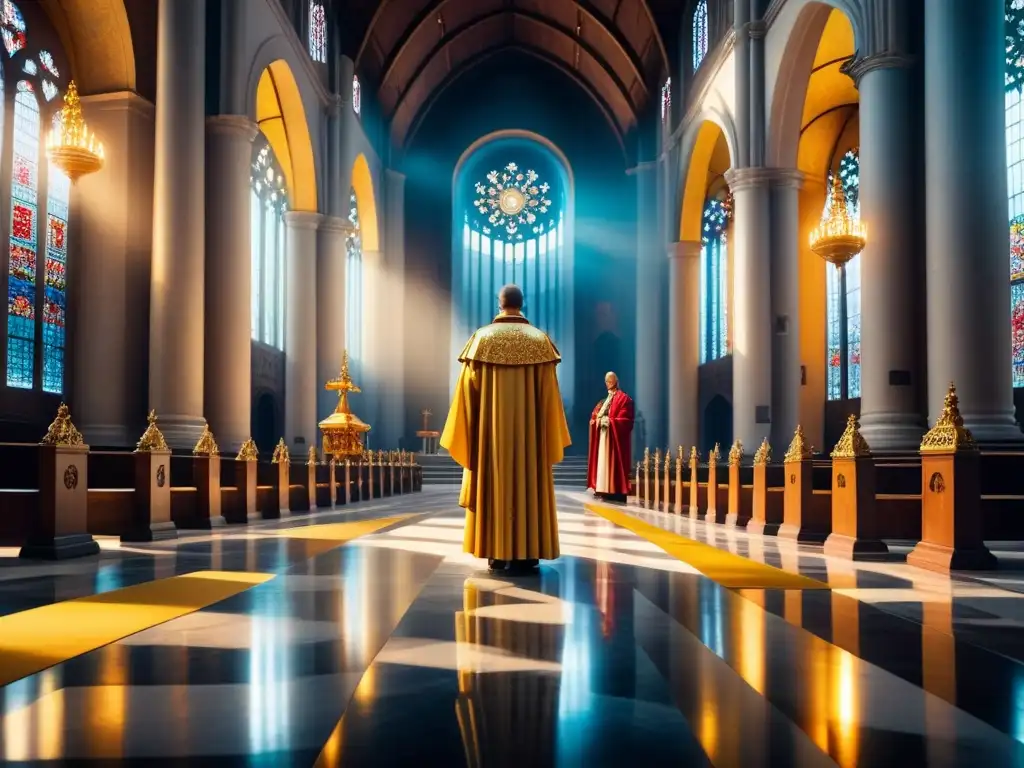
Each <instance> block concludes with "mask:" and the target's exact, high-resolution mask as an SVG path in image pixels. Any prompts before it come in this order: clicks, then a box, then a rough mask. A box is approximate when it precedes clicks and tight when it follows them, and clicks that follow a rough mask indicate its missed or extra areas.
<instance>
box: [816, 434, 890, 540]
mask: <svg viewBox="0 0 1024 768" xmlns="http://www.w3.org/2000/svg"><path fill="white" fill-rule="evenodd" d="M875 494H876V483H875V463H874V459H872V457H871V449H870V448H869V446H868V444H867V441H866V440H865V439H864V438H863V436H862V435H861V434H860V430H859V428H858V425H857V417H856V416H855V415H853V414H850V417H849V419H848V421H847V423H846V430H845V431H844V432H843V434H842V437H840V438H839V442H838V443H836V445H835V448H833V450H832V499H831V500H832V532H831V533H830V534H829V537H828V538H827V539H826V540H825V554H826V555H831V556H836V557H843V558H846V559H848V560H866V559H872V558H879V557H884V556H886V555H888V554H889V548H888V547H887V546H886V545H885V543H884V542H883V541H882V538H881V533H882V527H883V526H882V520H881V517H880V508H879V505H878V503H877V500H876V498H875Z"/></svg>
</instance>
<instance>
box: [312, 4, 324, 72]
mask: <svg viewBox="0 0 1024 768" xmlns="http://www.w3.org/2000/svg"><path fill="white" fill-rule="evenodd" d="M309 56H310V58H311V59H313V61H315V62H317V63H319V64H326V63H327V14H326V13H325V12H324V4H323V3H317V2H313V1H311V2H310V4H309Z"/></svg>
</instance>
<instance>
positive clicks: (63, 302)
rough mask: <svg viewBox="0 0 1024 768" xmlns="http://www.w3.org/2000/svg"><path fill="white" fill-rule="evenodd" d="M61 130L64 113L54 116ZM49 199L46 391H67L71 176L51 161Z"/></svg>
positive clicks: (46, 271)
mask: <svg viewBox="0 0 1024 768" xmlns="http://www.w3.org/2000/svg"><path fill="white" fill-rule="evenodd" d="M53 129H54V130H55V131H60V129H61V116H60V113H59V112H58V113H56V114H55V115H54V116H53ZM47 192H48V194H47V201H46V267H45V269H44V272H43V281H44V287H43V391H44V392H52V393H55V394H60V393H61V392H63V391H64V347H65V340H66V332H65V329H66V327H67V263H68V216H69V209H70V206H71V180H70V179H69V178H68V177H67V176H65V175H64V174H63V173H61V172H60V171H59V170H57V169H56V168H55V167H54V166H53V164H52V163H51V164H50V165H49V188H48V190H47Z"/></svg>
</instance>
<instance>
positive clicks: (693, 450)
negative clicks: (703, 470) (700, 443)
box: [690, 445, 700, 463]
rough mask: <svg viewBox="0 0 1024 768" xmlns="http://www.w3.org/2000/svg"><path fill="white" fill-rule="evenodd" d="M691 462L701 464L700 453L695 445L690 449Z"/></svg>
mask: <svg viewBox="0 0 1024 768" xmlns="http://www.w3.org/2000/svg"><path fill="white" fill-rule="evenodd" d="M690 461H691V462H693V461H696V462H698V463H699V462H700V453H698V452H697V446H696V445H694V446H692V447H691V448H690Z"/></svg>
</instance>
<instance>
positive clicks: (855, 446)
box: [832, 413, 871, 459]
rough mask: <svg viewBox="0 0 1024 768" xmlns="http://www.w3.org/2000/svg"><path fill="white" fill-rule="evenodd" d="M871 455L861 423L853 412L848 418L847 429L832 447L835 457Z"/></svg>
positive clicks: (845, 457) (847, 457)
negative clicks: (861, 431)
mask: <svg viewBox="0 0 1024 768" xmlns="http://www.w3.org/2000/svg"><path fill="white" fill-rule="evenodd" d="M870 455H871V449H870V448H869V447H868V441H867V440H865V439H864V436H863V435H862V434H861V433H860V424H858V423H857V417H856V416H854V415H853V414H852V413H851V414H850V415H849V416H848V417H847V419H846V429H845V430H843V435H842V437H840V438H839V442H838V443H836V447H835V448H833V449H832V458H833V459H859V458H862V457H865V456H870Z"/></svg>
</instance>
